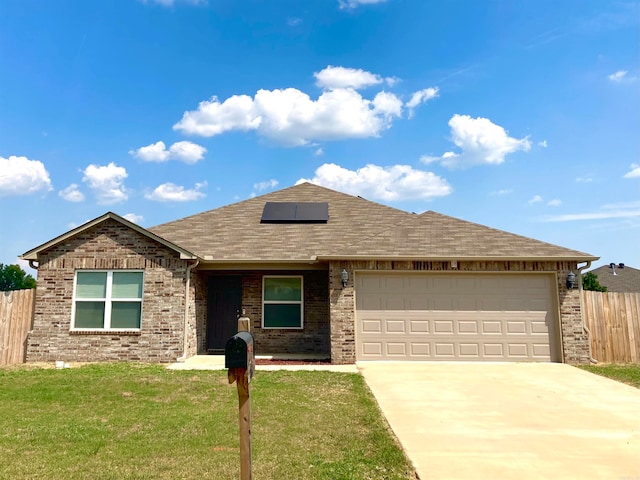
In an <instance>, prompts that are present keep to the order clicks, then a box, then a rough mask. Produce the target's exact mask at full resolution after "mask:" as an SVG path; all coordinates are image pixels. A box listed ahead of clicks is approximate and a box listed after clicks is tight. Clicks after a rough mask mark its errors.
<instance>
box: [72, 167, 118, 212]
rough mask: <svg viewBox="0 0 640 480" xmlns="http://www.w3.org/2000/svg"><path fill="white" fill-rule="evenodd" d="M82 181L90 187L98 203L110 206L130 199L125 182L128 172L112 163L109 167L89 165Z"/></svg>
mask: <svg viewBox="0 0 640 480" xmlns="http://www.w3.org/2000/svg"><path fill="white" fill-rule="evenodd" d="M83 173H84V177H83V178H82V181H83V182H85V183H86V184H87V185H89V188H91V189H92V190H93V191H94V193H95V195H96V198H97V199H98V203H100V204H103V205H108V204H112V203H118V202H123V201H125V200H127V198H129V195H128V193H127V189H126V188H125V186H124V184H123V182H124V179H125V178H127V176H128V175H127V170H126V169H125V168H124V167H118V166H117V165H116V164H115V163H113V162H111V163H109V165H105V166H99V165H93V164H91V165H89V166H88V167H87V168H85V170H84V172H83Z"/></svg>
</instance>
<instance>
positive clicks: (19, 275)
mask: <svg viewBox="0 0 640 480" xmlns="http://www.w3.org/2000/svg"><path fill="white" fill-rule="evenodd" d="M25 288H36V279H35V278H33V277H32V276H31V275H29V274H28V273H27V272H25V271H24V270H23V269H22V268H21V267H20V265H3V264H2V263H0V292H8V291H9V290H22V289H25Z"/></svg>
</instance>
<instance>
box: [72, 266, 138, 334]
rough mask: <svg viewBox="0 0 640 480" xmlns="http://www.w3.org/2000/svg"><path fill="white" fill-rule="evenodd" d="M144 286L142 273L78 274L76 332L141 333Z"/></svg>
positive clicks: (117, 271) (99, 272) (74, 324)
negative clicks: (117, 331)
mask: <svg viewBox="0 0 640 480" xmlns="http://www.w3.org/2000/svg"><path fill="white" fill-rule="evenodd" d="M142 284H143V278H142V272H132V271H127V270H115V271H96V270H91V271H89V270H84V271H77V272H76V284H75V289H74V302H73V305H74V311H73V329H76V330H77V329H82V330H131V329H139V328H140V322H141V319H142Z"/></svg>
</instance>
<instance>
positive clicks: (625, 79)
mask: <svg viewBox="0 0 640 480" xmlns="http://www.w3.org/2000/svg"><path fill="white" fill-rule="evenodd" d="M607 78H608V79H609V80H610V81H611V82H613V83H627V84H628V83H634V82H635V81H636V80H637V79H638V77H636V76H635V75H629V72H628V71H627V70H618V71H617V72H615V73H612V74H611V75H607Z"/></svg>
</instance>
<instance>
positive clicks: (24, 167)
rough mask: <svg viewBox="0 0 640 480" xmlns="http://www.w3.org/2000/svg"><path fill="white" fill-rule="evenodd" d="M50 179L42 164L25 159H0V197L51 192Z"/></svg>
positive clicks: (12, 157) (11, 157) (13, 157)
mask: <svg viewBox="0 0 640 480" xmlns="http://www.w3.org/2000/svg"><path fill="white" fill-rule="evenodd" d="M51 188H52V187H51V179H50V178H49V172H47V169H46V168H45V167H44V164H43V163H42V162H41V161H39V160H29V159H28V158H27V157H16V156H13V155H12V156H10V157H9V158H4V157H0V197H9V196H14V195H30V194H32V193H36V192H39V191H49V190H51Z"/></svg>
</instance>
